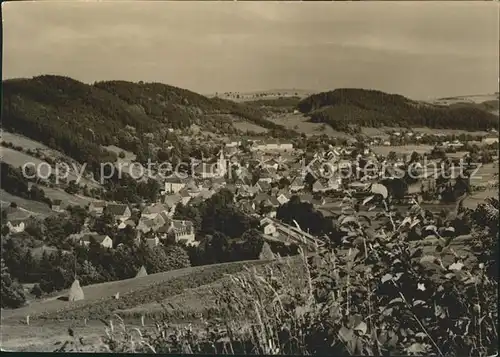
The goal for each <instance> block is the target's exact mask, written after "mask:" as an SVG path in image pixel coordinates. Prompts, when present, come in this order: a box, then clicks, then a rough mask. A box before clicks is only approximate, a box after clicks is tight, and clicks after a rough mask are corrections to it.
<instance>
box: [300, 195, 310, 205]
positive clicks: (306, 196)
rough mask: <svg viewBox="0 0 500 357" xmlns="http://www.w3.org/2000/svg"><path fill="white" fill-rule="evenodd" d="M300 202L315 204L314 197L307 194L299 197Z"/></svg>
mask: <svg viewBox="0 0 500 357" xmlns="http://www.w3.org/2000/svg"><path fill="white" fill-rule="evenodd" d="M299 199H300V202H306V203H312V202H313V195H311V194H309V193H305V194H303V195H300V196H299Z"/></svg>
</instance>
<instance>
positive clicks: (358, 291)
mask: <svg viewBox="0 0 500 357" xmlns="http://www.w3.org/2000/svg"><path fill="white" fill-rule="evenodd" d="M382 195H383V196H384V193H383V192H382ZM378 198H380V197H379V195H375V197H370V198H368V199H365V202H364V203H367V202H368V201H369V200H372V202H373V201H375V200H376V199H378ZM355 201H356V200H354V199H353V198H351V197H346V198H345V199H344V201H343V205H344V207H343V215H342V216H341V217H340V219H339V224H338V225H339V227H338V228H339V230H340V231H342V232H344V234H345V235H344V237H343V243H342V244H341V245H340V246H331V247H329V248H328V249H324V250H323V251H322V252H320V254H318V255H315V256H311V257H307V256H306V255H305V254H303V255H302V260H301V264H300V268H299V269H296V270H293V269H291V267H290V266H288V263H287V262H285V261H281V263H280V264H275V265H273V266H272V267H266V268H265V269H264V270H256V269H249V270H248V272H247V274H244V275H239V276H233V277H232V279H231V281H230V282H229V283H228V284H229V285H228V286H227V287H226V288H224V289H221V290H220V296H219V299H218V308H219V309H220V316H221V318H220V319H215V320H214V321H211V322H209V323H208V322H207V323H206V329H205V330H204V331H201V330H200V331H196V330H195V329H193V328H192V327H188V328H185V329H179V328H177V329H172V328H170V327H169V326H168V325H167V324H166V323H165V322H161V323H158V324H157V326H156V329H155V330H154V331H150V332H147V333H146V332H144V335H143V334H142V332H141V331H134V329H127V327H126V326H125V325H124V324H122V325H121V328H120V329H117V328H113V326H108V327H107V329H106V333H107V335H106V337H105V338H104V339H103V345H104V346H105V349H107V350H110V351H114V352H157V353H197V352H203V353H229V354H232V353H251V354H326V353H333V354H358V355H387V354H390V355H401V354H409V355H439V356H452V355H453V356H454V355H478V356H488V355H491V354H494V353H495V352H496V346H497V345H498V333H497V330H496V326H497V309H496V303H497V286H498V281H497V279H496V276H495V275H492V274H491V269H490V268H491V266H492V265H493V264H494V261H493V260H492V258H491V257H492V255H488V254H483V255H480V256H478V260H476V261H475V263H470V262H467V261H466V259H467V257H466V256H463V255H460V254H458V253H456V252H455V251H454V249H453V247H452V244H451V242H452V241H453V239H455V238H457V237H456V236H455V234H454V227H453V226H452V225H450V224H448V223H446V222H445V223H444V226H440V227H438V226H437V225H439V224H438V220H437V219H435V218H434V217H433V216H432V215H429V214H428V213H426V212H424V211H423V210H422V209H421V208H420V207H419V205H418V204H416V203H415V204H414V205H413V206H412V207H411V208H410V209H409V210H408V212H407V216H406V217H397V216H395V215H394V214H393V212H391V210H390V207H389V205H388V204H387V203H388V202H387V199H386V198H382V199H381V200H379V202H378V203H379V204H382V205H384V206H385V207H386V220H387V226H386V228H385V230H384V228H381V229H380V230H379V231H377V232H376V233H375V234H369V233H367V232H369V230H367V229H366V228H367V227H368V226H370V222H368V221H367V219H366V217H363V216H361V215H359V213H358V212H357V211H356V210H355V209H354V207H355V204H356V202H355ZM493 203H495V202H493ZM492 207H493V208H494V204H492V203H491V202H490V206H487V207H486V208H485V207H483V208H481V207H480V208H478V210H481V209H486V210H487V211H488V212H489V214H490V215H491V217H490V216H488V218H487V219H486V221H485V220H481V219H478V218H476V219H475V223H474V232H475V233H477V234H483V235H491V236H492V237H493V239H495V238H496V239H498V235H497V234H498V229H497V231H496V232H493V231H492V230H491V228H492V227H488V225H489V224H490V223H491V222H493V219H496V222H498V209H496V210H494V209H492ZM415 234H418V235H419V236H420V238H421V242H423V243H425V242H426V241H427V242H437V244H436V243H433V244H432V245H431V247H432V248H431V249H432V250H429V246H427V247H424V244H422V245H419V244H415V243H414V242H412V241H411V240H410V239H408V238H409V236H410V235H411V236H414V235H415ZM473 235H474V234H473ZM485 247H487V245H485ZM450 255H451V256H453V257H454V258H453V260H451V261H447V258H448V257H449V256H450ZM293 271H295V273H292V272H293Z"/></svg>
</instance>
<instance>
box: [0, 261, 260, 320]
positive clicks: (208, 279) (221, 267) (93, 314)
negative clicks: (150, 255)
mask: <svg viewBox="0 0 500 357" xmlns="http://www.w3.org/2000/svg"><path fill="white" fill-rule="evenodd" d="M265 263H266V262H265V261H259V260H257V261H247V262H234V263H224V264H215V265H210V266H199V267H190V268H185V269H179V270H174V271H168V272H164V273H158V274H151V275H148V276H146V277H143V278H132V279H126V280H121V281H114V282H108V283H102V284H95V285H89V286H84V287H82V289H83V292H84V295H85V300H82V301H77V302H73V303H71V302H67V301H61V300H58V297H62V296H67V294H68V291H63V292H61V293H60V294H59V295H56V296H53V297H50V298H47V299H43V300H35V301H32V302H31V304H29V305H28V306H25V307H23V308H20V309H15V310H5V311H3V312H2V321H5V320H7V321H10V322H13V321H19V320H23V319H24V318H25V316H26V315H30V316H31V319H33V320H36V319H39V318H40V319H44V320H45V319H48V320H57V319H80V320H83V318H88V319H89V320H92V319H99V318H101V317H104V316H106V314H110V313H112V312H113V311H115V310H123V309H128V308H132V307H135V306H139V305H142V304H147V303H150V302H155V301H158V300H163V299H165V298H166V297H168V296H173V295H177V294H179V293H182V292H183V291H184V290H185V289H192V288H197V287H199V286H202V285H206V284H210V283H213V282H214V281H216V280H218V279H221V278H223V277H224V275H225V274H233V273H237V272H239V271H241V270H242V269H243V266H244V265H255V264H257V265H259V264H265ZM116 293H119V294H120V299H118V300H115V299H114V295H115V294H116Z"/></svg>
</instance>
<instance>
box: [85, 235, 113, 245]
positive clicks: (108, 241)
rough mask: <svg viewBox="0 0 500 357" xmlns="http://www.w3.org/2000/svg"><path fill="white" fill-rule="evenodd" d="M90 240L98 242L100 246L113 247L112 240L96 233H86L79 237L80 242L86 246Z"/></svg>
mask: <svg viewBox="0 0 500 357" xmlns="http://www.w3.org/2000/svg"><path fill="white" fill-rule="evenodd" d="M92 240H94V241H96V242H97V243H99V244H100V245H101V246H102V247H105V248H113V240H112V239H111V238H110V237H109V236H107V235H102V234H97V233H87V234H84V235H83V236H82V237H81V238H80V244H81V245H83V246H86V247H88V246H89V245H90V243H91V242H92Z"/></svg>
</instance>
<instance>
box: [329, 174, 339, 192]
mask: <svg viewBox="0 0 500 357" xmlns="http://www.w3.org/2000/svg"><path fill="white" fill-rule="evenodd" d="M341 187H342V178H341V177H340V176H335V177H330V178H329V179H328V181H327V182H326V188H327V190H331V191H338V190H340V189H341Z"/></svg>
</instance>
